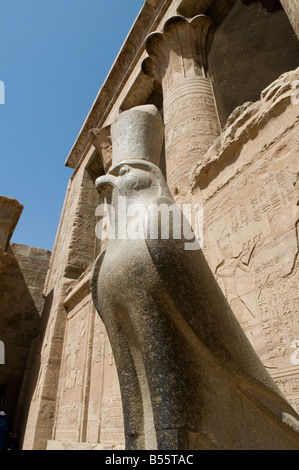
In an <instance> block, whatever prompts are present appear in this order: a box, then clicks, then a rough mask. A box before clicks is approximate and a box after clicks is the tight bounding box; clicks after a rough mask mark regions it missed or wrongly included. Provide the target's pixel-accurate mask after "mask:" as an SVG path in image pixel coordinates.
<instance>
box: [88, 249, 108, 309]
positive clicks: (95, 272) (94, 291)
mask: <svg viewBox="0 0 299 470" xmlns="http://www.w3.org/2000/svg"><path fill="white" fill-rule="evenodd" d="M105 253H106V250H103V251H102V252H101V253H100V254H99V256H98V257H97V258H96V260H95V262H94V265H93V269H92V272H91V279H90V292H91V297H92V300H93V303H94V305H95V308H96V310H97V312H98V314H99V315H100V316H101V312H100V307H99V300H98V277H99V272H100V269H101V266H102V263H103V259H104V256H105Z"/></svg>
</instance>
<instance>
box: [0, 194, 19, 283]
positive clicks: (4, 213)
mask: <svg viewBox="0 0 299 470" xmlns="http://www.w3.org/2000/svg"><path fill="white" fill-rule="evenodd" d="M22 210H23V206H22V204H20V203H19V202H18V201H17V200H16V199H12V198H9V197H5V196H0V274H1V273H2V272H4V271H5V269H6V267H7V266H8V265H9V264H10V263H12V261H13V256H12V255H11V253H7V252H6V248H7V245H8V243H9V241H10V239H11V237H12V234H13V232H14V229H15V227H16V225H17V223H18V220H19V218H20V216H21V213H22Z"/></svg>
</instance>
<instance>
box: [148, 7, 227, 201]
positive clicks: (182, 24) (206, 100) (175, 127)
mask: <svg viewBox="0 0 299 470" xmlns="http://www.w3.org/2000/svg"><path fill="white" fill-rule="evenodd" d="M211 25H212V20H211V19H210V18H208V17H207V16H205V15H198V16H196V17H195V18H192V20H187V19H186V18H183V17H181V16H174V17H172V18H170V19H168V20H167V21H166V23H165V25H164V27H163V32H162V33H161V32H155V33H152V34H150V35H149V36H148V38H147V40H146V50H147V52H148V54H149V57H148V58H146V59H145V60H144V61H143V63H142V70H143V71H144V72H145V73H146V74H149V75H151V76H152V77H153V78H154V80H155V81H156V82H157V83H161V84H162V89H163V106H164V108H163V109H164V123H165V152H166V168H167V181H168V184H169V187H170V190H171V191H172V194H173V195H174V196H175V198H176V200H178V201H179V202H181V203H183V202H184V201H185V202H187V198H186V193H187V192H188V178H189V173H190V169H191V168H192V167H193V165H194V163H195V162H197V161H198V160H199V159H200V158H201V157H202V156H203V155H204V154H205V153H206V151H207V150H208V148H209V147H210V145H211V143H212V142H213V141H214V139H215V138H216V137H217V136H218V134H219V132H220V128H219V121H218V117H217V112H216V108H215V101H214V96H213V90H212V86H211V82H210V79H209V78H208V65H207V42H208V36H209V34H210V31H211Z"/></svg>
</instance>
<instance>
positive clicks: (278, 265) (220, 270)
mask: <svg viewBox="0 0 299 470" xmlns="http://www.w3.org/2000/svg"><path fill="white" fill-rule="evenodd" d="M295 136H296V130H294V131H293V133H292V132H290V133H289V135H288V136H286V137H285V140H286V141H287V139H289V142H292V144H290V145H293V146H294V147H295V148H296V144H295V142H296V141H297V145H298V139H296V137H295ZM286 146H287V143H286V142H285V144H282V145H281V146H278V145H277V146H276V147H275V146H274V147H273V148H272V149H269V150H268V154H265V155H264V156H263V158H260V159H259V160H256V161H255V162H254V163H253V164H252V165H251V166H250V167H248V168H247V169H246V170H245V171H243V172H242V173H240V174H239V175H238V176H237V177H235V178H234V179H233V180H232V181H230V184H229V185H226V186H223V188H222V190H220V191H219V192H218V193H215V194H214V196H213V197H212V198H211V199H210V200H209V202H208V203H206V205H205V223H206V225H205V237H204V238H205V240H204V251H205V252H206V253H207V259H208V261H209V264H210V266H211V268H212V270H213V272H214V274H215V276H216V278H217V280H218V283H219V284H220V286H221V288H222V289H223V291H224V293H225V295H226V298H227V300H228V302H229V303H230V305H231V307H232V309H233V311H234V312H235V314H236V316H237V318H238V319H239V321H240V323H241V324H242V326H243V328H244V330H245V332H246V333H247V335H248V337H249V339H250V340H251V342H252V344H253V346H254V347H255V349H256V350H257V351H258V353H259V355H260V357H261V358H262V360H263V362H264V364H265V365H266V366H267V367H268V368H269V371H270V372H275V373H277V371H278V370H282V369H287V368H289V369H290V373H292V374H293V375H292V384H293V388H292V391H291V386H290V383H289V382H290V377H288V376H286V377H284V379H285V380H286V383H287V384H288V387H287V390H288V391H287V395H290V401H291V403H292V404H294V406H295V407H296V406H297V405H298V402H299V393H298V390H297V388H296V387H297V385H298V382H299V373H298V374H294V368H292V363H291V353H292V349H291V345H292V343H293V342H294V341H295V340H297V339H298V338H299V314H298V311H299V309H298V307H299V305H298V304H299V296H298V291H299V281H298V268H299V263H298V246H299V245H298V220H299V211H298V200H299V198H298V163H297V155H296V150H295V148H294V149H291V150H290V151H289V152H287V150H286ZM285 154H287V155H288V157H287V159H286V158H285V157H284V155H285ZM265 161H266V162H267V169H268V171H267V172H265V171H264V170H265ZM240 180H242V183H241V181H240ZM280 384H281V386H283V382H280ZM296 384H297V385H296Z"/></svg>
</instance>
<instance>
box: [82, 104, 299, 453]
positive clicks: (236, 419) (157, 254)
mask: <svg viewBox="0 0 299 470" xmlns="http://www.w3.org/2000/svg"><path fill="white" fill-rule="evenodd" d="M128 113H130V115H131V119H130V120H129V122H130V127H129V126H128V128H127V135H126V143H127V146H126V151H125V152H124V153H125V154H127V153H128V152H129V153H130V145H132V153H134V143H135V141H136V134H137V132H138V130H137V131H136V130H135V129H134V127H133V126H134V119H135V120H136V121H135V122H136V128H137V129H138V108H137V109H136V110H135V109H132V110H131V111H128ZM161 127H162V124H161ZM131 135H132V137H133V139H132V142H130V136H131ZM116 139H117V140H118V136H116ZM147 139H148V140H151V133H150V126H149V128H148V132H147ZM112 144H113V139H112ZM159 155H160V151H159V148H157V155H153V159H154V160H155V159H156V158H157V156H159ZM146 160H148V156H146V157H145V158H144V160H143V159H139V160H134V159H130V160H124V161H122V162H119V160H118V159H117V164H116V165H114V166H113V167H112V169H111V170H110V171H109V174H108V175H106V176H103V177H100V178H98V179H97V181H96V185H97V188H98V190H99V191H103V192H104V193H105V194H109V191H111V190H113V193H112V206H114V205H115V204H116V201H117V198H118V197H123V198H125V199H126V203H127V207H128V209H127V213H128V214H129V211H130V208H131V207H136V204H139V205H142V208H143V209H145V212H144V215H143V218H142V223H143V225H144V235H143V236H142V234H141V233H139V237H137V238H136V239H132V238H130V236H129V234H128V235H127V237H125V238H124V237H118V236H116V237H115V238H114V237H113V238H110V239H109V243H108V247H107V250H105V251H104V252H102V253H101V254H100V255H99V257H98V259H97V261H96V263H95V267H94V271H93V274H92V278H91V289H92V295H93V299H94V302H95V305H96V308H97V310H98V312H99V314H100V316H101V318H102V320H103V322H104V324H105V326H106V328H107V332H108V335H109V339H110V341H111V344H112V348H113V352H114V356H115V358H116V365H117V369H118V375H119V380H120V387H121V391H122V399H123V409H124V424H125V437H126V448H127V449H164V450H170V449H171V450H175V449H189V445H190V444H191V442H192V448H193V446H195V448H196V449H206V448H216V449H271V448H273V446H275V447H276V448H281V449H287V448H289V449H297V448H298V447H299V421H298V419H299V416H298V415H297V413H296V412H295V411H294V409H293V408H292V407H291V406H290V405H289V404H288V403H287V401H286V400H285V399H284V398H283V395H282V394H281V393H280V392H279V389H278V388H277V387H276V385H275V384H274V382H273V381H272V380H271V378H270V376H269V374H268V372H267V371H266V369H265V367H264V366H263V364H262V362H261V361H260V359H259V358H258V356H257V355H256V353H255V352H254V349H253V347H252V346H251V345H250V342H249V341H248V339H247V338H246V336H245V334H244V332H243V330H242V328H241V326H240V324H239V323H238V321H237V319H236V318H235V316H234V315H233V313H232V311H231V310H230V308H229V305H228V303H227V301H226V299H225V297H224V295H223V293H222V292H221V290H220V289H219V286H218V285H217V282H216V279H215V278H214V277H213V275H212V273H211V271H210V269H209V267H208V264H207V262H206V260H205V258H204V256H203V254H202V251H201V249H200V248H199V247H198V249H197V250H194V251H189V250H186V247H185V240H184V238H183V234H182V233H181V235H180V237H178V238H177V239H176V238H173V237H172V236H171V235H170V237H168V238H167V239H162V236H161V231H160V230H161V226H162V223H163V220H162V217H163V216H162V215H161V220H160V221H159V219H158V218H156V219H154V216H153V213H152V212H151V205H153V204H155V205H157V204H158V205H159V204H166V205H167V206H168V207H173V206H174V205H175V202H174V199H173V197H172V196H171V194H170V191H169V189H168V187H167V185H166V183H165V181H164V178H163V176H162V173H161V171H160V170H159V169H158V168H157V166H155V165H154V164H152V163H149V162H147V161H146ZM132 182H133V183H134V184H132ZM127 213H126V214H127ZM170 220H171V219H170ZM175 222H177V220H176V219H175V218H173V221H172V222H171V224H170V229H171V230H170V233H173V231H172V229H173V224H174V223H175ZM120 223H121V221H120V219H118V217H117V216H116V221H115V225H116V230H115V233H119V232H118V228H119V225H118V224H120ZM157 225H158V230H157V233H158V237H152V236H151V234H152V233H153V232H152V231H151V230H152V229H154V228H156V226H157ZM77 336H79V335H77ZM203 384H204V386H203ZM262 409H264V411H262ZM283 416H286V417H288V416H290V418H289V420H290V422H291V423H294V424H291V425H290V427H288V425H287V418H286V419H283V418H282V417H283ZM292 420H293V421H292ZM275 422H276V423H275ZM220 423H225V431H224V429H221V425H220ZM274 423H275V424H274ZM207 443H208V446H207Z"/></svg>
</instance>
